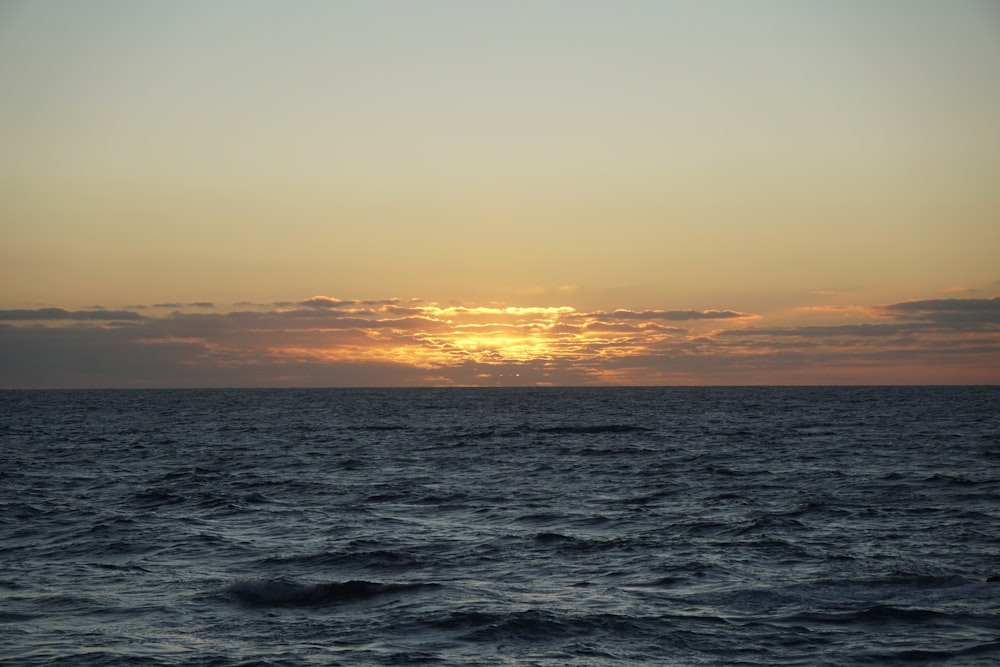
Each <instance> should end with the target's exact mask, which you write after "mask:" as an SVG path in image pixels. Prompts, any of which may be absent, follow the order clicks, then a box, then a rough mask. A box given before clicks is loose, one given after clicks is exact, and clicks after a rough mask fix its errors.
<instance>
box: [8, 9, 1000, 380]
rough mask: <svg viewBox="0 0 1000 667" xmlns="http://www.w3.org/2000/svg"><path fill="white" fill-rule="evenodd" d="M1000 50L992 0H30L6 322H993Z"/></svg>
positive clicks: (13, 134)
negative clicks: (340, 310)
mask: <svg viewBox="0 0 1000 667" xmlns="http://www.w3.org/2000/svg"><path fill="white" fill-rule="evenodd" d="M997 63H1000V10H998V9H997V8H996V6H995V5H993V4H991V3H990V2H985V1H977V0H957V1H956V2H950V3H938V2H931V1H930V0H907V1H905V2H904V1H902V0H882V1H880V2H860V1H857V0H850V1H846V2H810V3H803V2H797V1H792V0H765V1H763V2H756V3H744V2H735V1H723V2H719V3H702V2H693V1H684V0H678V1H675V2H652V1H647V0H631V1H628V2H608V1H604V0H579V1H575V2H570V1H568V0H549V1H543V2H526V1H520V0H515V1H512V2H458V1H454V0H429V1H427V2H402V1H394V0H372V1H364V2H361V1H354V0H351V1H348V0H344V1H340V2H318V1H312V0H296V1H293V2H267V1H263V0H252V1H246V2H235V1H233V0H220V1H218V2H208V3H205V2H194V1H193V0H179V1H175V2H163V3H134V2H127V1H124V0H86V1H75V2H70V1H68V0H38V1H35V2H23V1H16V0H14V1H12V0H6V1H4V2H0V89H2V90H4V91H5V93H4V99H5V102H4V104H3V105H0V146H3V147H4V149H3V154H2V155H0V311H4V312H7V313H8V316H7V317H8V318H12V319H8V320H5V321H8V322H14V323H20V324H11V325H9V326H17V327H20V326H22V324H23V323H24V322H30V321H32V320H30V319H27V317H28V316H27V315H24V314H23V313H22V311H24V310H31V309H45V308H53V307H58V308H65V309H68V311H70V312H77V311H83V310H86V309H90V308H92V307H94V306H97V305H99V306H101V307H103V308H106V309H111V310H114V311H117V310H123V309H131V311H133V312H136V313H143V314H144V316H145V317H150V316H151V313H153V312H157V313H160V312H161V311H158V310H156V309H151V308H152V306H153V305H154V304H157V303H193V302H212V303H213V304H215V308H214V309H213V310H212V312H213V313H214V315H217V316H219V317H223V316H224V314H225V313H227V312H230V311H239V310H243V309H245V308H244V307H243V306H237V305H234V304H240V303H243V302H251V303H257V304H270V305H268V306H266V307H262V308H264V309H265V310H268V311H270V310H271V309H273V308H274V305H273V304H276V303H282V302H289V303H298V302H301V301H302V300H305V299H309V298H310V297H312V296H314V295H329V296H331V297H338V298H341V299H349V300H350V299H359V300H374V301H379V302H382V301H384V300H388V299H400V300H402V301H403V302H407V301H408V300H409V299H420V300H422V301H421V303H424V304H438V305H440V306H441V307H444V306H446V305H448V304H461V305H464V306H467V307H470V308H474V307H517V308H524V307H566V308H573V309H575V310H576V311H577V312H579V313H613V312H615V311H617V310H619V309H625V310H630V311H634V312H653V311H663V312H679V311H697V312H698V313H705V312H709V311H733V312H739V313H743V314H746V315H748V316H752V318H749V319H743V320H740V321H736V320H732V321H727V322H724V323H720V325H721V324H724V325H725V326H724V327H723V328H724V329H725V330H726V331H730V330H732V331H736V330H740V329H746V328H754V327H757V328H760V329H762V330H764V329H766V330H768V331H771V333H772V334H773V335H774V336H778V337H781V336H788V335H789V334H787V333H780V334H779V333H777V332H776V331H777V330H776V329H775V327H793V326H794V327H826V326H833V325H838V324H842V325H848V326H854V325H858V324H863V323H869V324H871V323H879V322H881V319H880V318H882V319H884V318H885V317H886V315H885V313H887V312H893V311H886V310H884V308H886V307H889V306H892V305H893V304H899V303H904V302H910V301H927V302H931V301H932V300H942V299H967V300H970V301H969V303H968V304H966V305H962V306H955V304H954V303H950V304H945V305H944V306H940V307H941V308H944V310H945V311H947V312H949V313H951V312H958V310H961V309H962V308H969V309H976V312H977V313H980V315H982V313H987V316H986V319H985V320H983V321H982V322H980V324H983V322H985V324H983V326H988V327H993V326H994V319H991V318H994V315H993V312H994V311H993V309H994V307H995V306H994V302H993V301H991V298H992V297H993V296H995V295H996V294H998V293H1000V271H998V270H997V266H998V263H997V260H996V257H997V250H998V249H1000V188H997V187H996V183H1000V122H998V121H997V118H1000V68H998V67H997ZM139 306H144V307H146V308H147V309H146V310H143V309H142V308H139ZM880 308H881V309H883V310H879V309H880ZM928 308H929V309H930V310H927V311H920V312H921V313H924V314H923V315H920V317H923V318H924V321H930V320H931V319H934V318H933V317H931V316H930V315H927V314H926V313H929V312H930V311H931V310H933V311H934V312H935V313H937V312H938V310H939V305H935V306H934V307H933V308H931V307H930V306H929V307H928ZM956 309H958V310H956ZM182 310H183V309H182ZM189 310H190V309H189ZM196 310H197V309H196ZM47 312H48V311H47ZM161 314H162V316H163V317H165V318H169V317H170V316H169V314H168V313H166V312H162V313H161ZM45 317H48V316H45ZM45 317H43V318H42V321H43V322H44V323H46V324H47V325H51V324H53V323H54V322H55V321H56V320H55V319H45ZM88 317H89V316H88ZM157 317H159V315H158V316H157ZM373 317H374V316H373ZM893 317H895V315H893ZM934 317H937V315H935V316H934ZM376 319H378V318H376ZM654 319H655V318H654ZM69 321H70V322H74V323H75V324H76V325H82V324H84V323H88V325H93V324H95V322H96V320H87V319H86V318H85V316H82V315H79V316H76V315H75V316H71V317H70V318H69ZM935 321H936V320H935ZM949 321H954V320H949ZM143 322H144V323H145V324H143V325H142V326H152V325H151V324H150V322H151V320H143ZM698 322H701V323H702V324H704V321H703V320H698ZM564 324H565V323H564ZM598 324H601V325H602V326H610V323H609V322H605V321H603V320H600V319H599V318H598V320H595V321H594V322H592V323H591V326H597V325H598ZM690 324H691V323H690V322H689V323H688V324H687V325H685V326H688V329H689V331H688V333H687V334H686V335H687V336H688V338H687V339H686V340H687V341H688V343H690V344H691V345H692V346H694V343H693V342H692V341H695V340H697V339H698V336H700V335H702V333H700V332H699V331H695V329H697V327H695V328H694V329H692V328H691V327H690ZM0 325H3V322H0ZM102 326H103V325H102ZM383 326H386V325H384V324H377V325H373V324H370V323H369V324H368V325H365V327H376V328H377V327H383ZM574 326H575V325H574ZM616 326H617V325H616ZM365 327H363V329H364V330H365V331H369V332H370V331H373V330H374V329H369V328H365ZM649 331H651V329H650V330H649ZM720 331H721V329H720ZM812 331H816V329H813V330H812ZM22 334H24V332H20V333H19V334H18V335H22ZM25 335H26V334H25ZM296 335H297V334H296ZM574 335H575V334H574ZM935 335H937V334H935ZM970 335H971V334H970ZM975 335H976V336H980V337H984V338H985V340H986V342H987V343H988V345H987V346H986V348H984V351H983V354H986V355H988V359H989V363H988V364H987V367H993V366H990V365H989V364H992V363H994V362H995V356H992V355H995V350H994V347H991V346H993V345H994V344H995V331H994V329H992V328H988V329H987V330H980V331H978V332H977V333H976V334H975ZM493 337H494V338H499V337H500V334H499V333H496V332H494V334H493ZM200 340H205V339H204V338H202V339H200ZM421 340H422V341H423V343H422V345H424V347H422V348H421V349H424V350H426V349H431V348H432V347H433V346H432V345H431V344H430V342H428V341H429V339H426V338H424V339H421ZM602 340H603V339H602ZM715 340H716V341H717V342H718V341H721V340H723V339H722V338H721V337H719V338H716V339H715ZM774 340H777V338H775V339H774ZM942 340H943V339H942ZM481 342H482V343H483V344H484V345H485V344H486V341H481ZM675 342H676V341H675ZM285 343H287V341H285V342H283V343H282V345H285ZM12 344H13V343H12ZM276 344H277V343H275V345H276ZM522 344H525V345H526V343H517V342H516V341H513V340H512V341H510V342H509V345H508V346H509V347H510V350H509V353H510V355H511V358H513V356H514V353H515V348H518V346H519V345H522ZM636 344H637V343H636ZM643 344H644V345H645V343H643ZM637 345H638V344H637ZM487 347H488V345H487ZM11 349H13V348H11ZM144 349H145V348H144ZM330 349H333V348H330ZM338 349H339V348H338ZM372 349H373V350H374V348H372ZM379 349H380V350H381V349H382V348H379ZM523 349H530V348H523ZM538 349H541V348H538ZM671 349H673V348H671ZM691 349H692V350H693V349H694V347H692V348H691ZM748 349H749V348H748ZM638 350H639V348H638V347H635V348H633V352H636V355H637V356H638ZM675 352H676V350H675ZM310 354H312V353H310ZM372 354H373V355H374V352H372ZM657 354H666V353H665V352H663V350H660V352H657ZM678 354H679V352H678ZM685 354H694V352H692V351H689V352H685ZM525 355H527V352H525ZM320 356H322V355H320ZM377 356H378V355H374V356H373V357H372V358H375V357H377ZM536 356H544V355H541V353H539V354H538V355H536ZM442 363H443V362H442ZM580 363H582V362H580ZM886 363H888V362H886ZM969 363H973V362H969ZM653 365H654V366H655V364H653ZM699 368H700V367H699ZM702 370H704V369H702ZM630 372H631V371H630ZM636 372H638V371H636ZM705 372H707V371H705ZM650 373H651V374H650V375H649V376H648V377H650V378H653V377H661V376H656V374H655V373H652V371H650ZM692 373H693V375H691V378H695V377H696V375H697V374H696V372H695V371H692ZM931 375H932V374H931ZM589 377H597V376H589ZM630 377H639V375H635V374H633V375H631V376H630ZM662 377H667V376H665V375H664V376H662ZM719 377H721V376H719ZM727 377H728V376H727ZM733 377H736V376H733ZM928 377H930V375H928ZM956 377H957V376H956ZM397 379H398V378H397ZM689 379H690V378H689ZM998 379H1000V378H998Z"/></svg>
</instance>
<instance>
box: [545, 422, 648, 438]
mask: <svg viewBox="0 0 1000 667" xmlns="http://www.w3.org/2000/svg"><path fill="white" fill-rule="evenodd" d="M648 430H649V429H648V428H644V427H642V426H633V425H631V424H595V425H593V426H550V427H547V428H539V429H535V431H536V432H537V433H551V434H555V435H559V434H587V433H635V432H636V431H648Z"/></svg>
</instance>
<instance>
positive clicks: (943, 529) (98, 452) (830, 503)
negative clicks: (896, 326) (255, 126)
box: [0, 387, 1000, 666]
mask: <svg viewBox="0 0 1000 667" xmlns="http://www.w3.org/2000/svg"><path fill="white" fill-rule="evenodd" d="M997 575H1000V387H950V388H949V387H938V388H927V387H909V388H902V387H898V388H887V387H882V388H643V389H638V388H637V389H623V388H614V389H596V388H591V389H418V390H404V389H396V390H301V391H300V390H232V391H230V390H206V391H187V390H165V391H31V392H18V391H8V392H0V662H5V663H10V664H29V665H30V664H49V663H52V662H55V663H62V664H73V665H76V664H84V665H132V664H137V665H288V666H297V665H328V664H329V665H338V664H339V665H394V664H412V663H422V664H439V665H499V664H510V665H520V664H525V665H629V664H656V665H824V664H829V665H855V664H872V665H876V664H877V665H882V664H897V663H898V664H903V663H905V664H955V665H978V664H997V663H998V662H1000V582H997V583H992V582H988V581H987V580H988V579H989V578H990V577H995V576H997Z"/></svg>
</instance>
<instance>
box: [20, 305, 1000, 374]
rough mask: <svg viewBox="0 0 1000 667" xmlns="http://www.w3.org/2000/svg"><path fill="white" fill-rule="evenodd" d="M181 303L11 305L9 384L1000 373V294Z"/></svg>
mask: <svg viewBox="0 0 1000 667" xmlns="http://www.w3.org/2000/svg"><path fill="white" fill-rule="evenodd" d="M169 305H170V306H171V307H174V306H177V307H176V309H175V310H173V312H171V313H169V314H166V315H162V316H151V315H148V314H139V313H137V312H134V311H133V310H119V311H112V310H67V309H63V308H41V309H34V310H32V309H21V310H3V311H0V386H2V387H10V388H17V387H88V386H93V387H129V386H412V385H497V384H557V385H578V384H842V383H858V384H868V383H876V384H879V383H936V382H948V383H958V382H970V383H979V382H989V383H993V382H997V381H1000V298H992V299H928V300H923V301H907V302H901V303H895V304H888V305H872V306H854V305H852V306H843V307H838V308H841V309H842V312H849V313H857V314H858V317H859V318H862V317H863V318H866V319H865V321H858V322H852V323H845V324H839V325H829V324H823V325H819V324H816V325H798V326H768V322H767V318H764V317H760V316H758V315H756V314H753V313H744V312H739V311H735V310H670V309H642V310H629V309H618V310H613V311H610V312H607V311H593V312H585V311H580V310H577V309H575V308H572V307H568V306H554V307H526V308H519V307H477V306H440V305H436V304H428V303H426V302H423V301H419V300H409V301H403V300H400V299H396V298H390V299H380V300H345V299H339V298H335V297H329V296H315V297H312V298H309V299H304V300H299V301H288V302H283V303H282V304H279V305H272V306H266V307H265V306H255V305H253V304H249V303H245V304H242V305H240V306H238V307H237V309H236V310H233V311H230V312H219V311H218V310H217V309H215V308H214V307H213V304H209V303H193V304H169ZM158 306H164V307H165V306H166V304H160V305H158ZM806 310H808V309H806ZM206 311H211V312H206Z"/></svg>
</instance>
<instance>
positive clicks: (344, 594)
mask: <svg viewBox="0 0 1000 667" xmlns="http://www.w3.org/2000/svg"><path fill="white" fill-rule="evenodd" d="M438 586H439V584H419V583H418V584H382V583H377V582H371V581H357V580H352V581H345V582H330V583H321V584H302V583H297V582H294V581H284V580H243V581H237V582H235V583H233V584H230V585H229V586H227V587H226V588H225V589H223V593H224V594H226V595H227V596H228V597H231V598H233V599H235V600H237V601H239V602H241V603H243V604H246V605H249V606H253V607H322V606H326V605H333V604H340V603H347V602H359V601H362V600H370V599H372V598H375V597H379V596H381V595H388V594H394V593H407V592H412V591H417V590H421V589H427V588H437V587H438Z"/></svg>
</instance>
